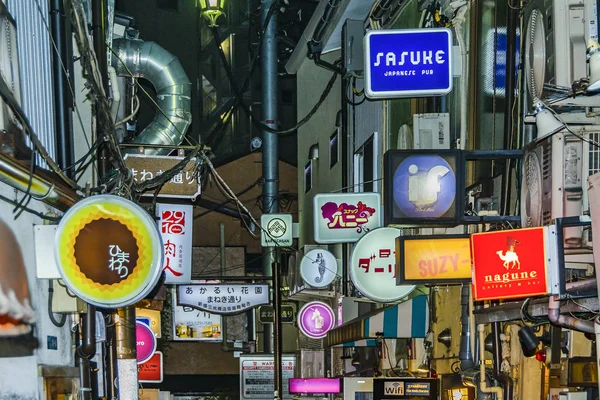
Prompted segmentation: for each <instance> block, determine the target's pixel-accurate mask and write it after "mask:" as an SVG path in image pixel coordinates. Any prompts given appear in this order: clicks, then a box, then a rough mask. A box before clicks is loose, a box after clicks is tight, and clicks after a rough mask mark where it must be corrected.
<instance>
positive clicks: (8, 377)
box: [0, 183, 74, 400]
mask: <svg viewBox="0 0 600 400" xmlns="http://www.w3.org/2000/svg"><path fill="white" fill-rule="evenodd" d="M0 194H2V195H3V196H6V197H9V198H10V199H15V200H16V199H20V198H21V196H22V193H21V192H19V193H18V197H17V194H16V192H15V190H14V189H13V188H11V187H10V186H7V185H5V184H3V183H0ZM28 207H29V208H32V209H35V210H36V211H39V212H42V213H46V212H48V211H50V210H51V208H50V207H48V206H46V205H44V204H42V203H39V202H37V201H35V200H32V201H31V202H30V203H29V206H28ZM13 208H14V207H13V206H12V205H10V204H8V203H5V202H2V201H0V219H2V220H3V221H4V222H6V223H7V224H8V226H9V227H10V228H11V229H12V231H13V233H14V234H15V236H16V238H17V241H18V243H19V245H20V246H21V252H22V254H23V261H24V263H25V267H26V269H27V279H28V284H29V292H30V296H31V303H32V307H33V308H34V310H35V313H36V321H37V322H36V324H35V326H34V333H35V336H36V338H37V339H38V341H39V347H38V349H37V350H36V351H35V353H34V355H33V356H30V357H19V358H2V357H0V400H4V399H11V400H12V399H43V398H44V396H43V381H42V379H41V378H40V377H38V368H37V367H38V365H42V364H44V365H55V366H72V365H74V361H73V360H74V358H73V350H72V341H71V333H70V327H71V325H70V320H67V323H66V324H65V326H64V327H62V328H57V327H55V326H54V325H53V324H52V322H51V321H50V319H49V317H48V312H47V309H48V281H46V280H44V281H42V280H39V279H36V273H35V270H36V268H35V253H34V237H33V227H34V224H35V225H39V224H42V223H43V220H42V219H41V218H39V217H37V216H34V215H32V214H29V213H27V212H23V213H22V214H21V216H20V217H19V218H18V219H17V220H14V214H13V213H12V210H13ZM3 267H5V266H0V268H3ZM57 317H58V316H57ZM48 335H51V336H56V337H57V342H58V348H57V350H49V349H48V348H47V336H48Z"/></svg>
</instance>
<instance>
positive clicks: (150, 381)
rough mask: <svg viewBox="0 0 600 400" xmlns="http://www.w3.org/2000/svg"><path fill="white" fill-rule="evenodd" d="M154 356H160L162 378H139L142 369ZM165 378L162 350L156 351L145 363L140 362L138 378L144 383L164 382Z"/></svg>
mask: <svg viewBox="0 0 600 400" xmlns="http://www.w3.org/2000/svg"><path fill="white" fill-rule="evenodd" d="M154 357H158V363H159V365H160V368H159V372H160V378H159V379H158V380H156V379H139V374H140V369H141V368H143V367H144V364H146V363H148V362H150V361H152V359H153V358H154ZM163 379H164V363H163V353H162V352H161V351H155V352H154V354H153V355H152V357H150V358H149V359H148V360H147V361H146V362H145V363H142V364H138V380H139V382H142V383H162V381H163Z"/></svg>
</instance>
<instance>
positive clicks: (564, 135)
mask: <svg viewBox="0 0 600 400" xmlns="http://www.w3.org/2000/svg"><path fill="white" fill-rule="evenodd" d="M571 129H573V130H579V129H581V127H572V128H571ZM521 176H522V183H521V224H522V226H523V227H524V228H525V227H536V226H545V225H550V224H551V223H552V220H553V219H555V218H561V217H568V216H578V215H581V214H582V212H583V198H584V194H583V192H584V188H585V185H584V184H583V183H584V176H583V143H582V141H581V139H579V138H577V137H575V136H574V135H571V134H569V133H568V132H566V131H561V132H559V133H556V134H554V135H550V136H546V137H544V138H543V139H540V140H538V141H535V142H532V143H530V144H528V145H527V146H525V148H524V151H523V163H522V174H521ZM581 246H582V228H580V227H574V228H567V229H565V247H571V248H574V247H575V248H576V247H581Z"/></svg>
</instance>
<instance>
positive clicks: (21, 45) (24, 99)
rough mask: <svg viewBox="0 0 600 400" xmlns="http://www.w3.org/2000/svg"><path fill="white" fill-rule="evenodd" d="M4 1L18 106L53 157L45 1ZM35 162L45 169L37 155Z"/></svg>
mask: <svg viewBox="0 0 600 400" xmlns="http://www.w3.org/2000/svg"><path fill="white" fill-rule="evenodd" d="M5 3H6V6H7V8H8V11H9V12H10V14H11V15H12V16H13V18H14V19H15V21H16V24H17V36H18V38H19V39H18V41H17V48H18V53H19V75H20V81H21V107H22V108H23V111H24V112H25V114H26V115H27V117H28V118H29V122H30V123H31V127H32V128H33V130H34V131H35V133H36V134H37V135H38V137H39V139H40V142H41V143H42V144H43V145H44V147H45V148H46V150H47V151H48V154H49V155H50V157H52V158H53V159H54V160H56V137H55V132H56V130H55V129H56V128H55V124H54V97H53V94H52V82H53V78H52V65H51V62H52V53H51V51H52V45H51V43H50V35H49V33H48V30H47V28H46V24H45V22H44V18H47V17H48V12H49V10H48V4H49V3H48V1H40V2H39V3H38V4H32V2H31V1H23V0H7V1H6V2H5ZM38 7H39V9H38ZM15 50H16V49H15ZM37 165H39V166H40V167H44V168H47V167H46V163H45V162H44V160H43V159H42V158H41V157H40V156H39V155H38V156H37Z"/></svg>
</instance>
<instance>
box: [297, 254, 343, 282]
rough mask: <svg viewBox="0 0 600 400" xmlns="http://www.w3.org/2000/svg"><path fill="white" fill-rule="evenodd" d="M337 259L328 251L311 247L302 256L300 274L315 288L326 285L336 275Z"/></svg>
mask: <svg viewBox="0 0 600 400" xmlns="http://www.w3.org/2000/svg"><path fill="white" fill-rule="evenodd" d="M337 270H338V266H337V260H336V259H335V256H334V255H333V254H331V252H330V251H328V250H325V249H313V250H311V251H309V252H308V253H306V254H305V255H304V257H302V261H301V262H300V276H301V277H302V279H304V282H306V283H307V284H308V285H310V286H312V287H315V288H324V287H327V286H329V285H330V284H331V282H333V281H334V280H335V278H336V276H337Z"/></svg>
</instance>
